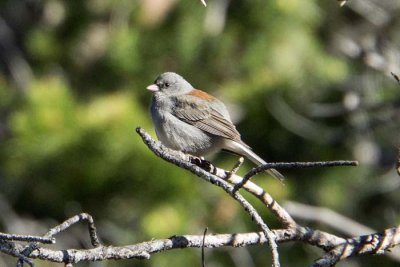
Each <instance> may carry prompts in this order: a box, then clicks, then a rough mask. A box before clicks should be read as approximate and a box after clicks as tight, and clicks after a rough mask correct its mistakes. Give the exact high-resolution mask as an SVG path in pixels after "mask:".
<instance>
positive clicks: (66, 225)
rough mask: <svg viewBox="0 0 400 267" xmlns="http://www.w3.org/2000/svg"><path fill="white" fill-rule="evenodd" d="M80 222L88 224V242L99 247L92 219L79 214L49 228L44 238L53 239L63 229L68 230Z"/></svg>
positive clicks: (84, 214) (85, 214)
mask: <svg viewBox="0 0 400 267" xmlns="http://www.w3.org/2000/svg"><path fill="white" fill-rule="evenodd" d="M81 221H87V222H88V228H89V236H90V241H91V243H92V245H93V246H94V247H98V246H100V245H101V243H100V240H99V238H98V235H97V231H96V227H95V225H94V221H93V217H92V216H91V215H89V214H87V213H81V214H78V215H75V216H73V217H71V218H69V219H68V220H66V221H64V222H63V223H61V224H59V225H57V226H55V227H53V228H51V229H50V230H49V231H48V232H47V233H46V234H45V237H53V236H54V235H56V234H58V233H60V232H62V231H64V230H65V229H68V228H69V227H71V226H72V225H73V224H75V223H78V222H81Z"/></svg>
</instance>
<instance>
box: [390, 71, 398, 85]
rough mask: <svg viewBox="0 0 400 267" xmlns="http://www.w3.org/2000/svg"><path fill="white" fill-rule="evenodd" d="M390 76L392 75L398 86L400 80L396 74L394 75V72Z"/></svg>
mask: <svg viewBox="0 0 400 267" xmlns="http://www.w3.org/2000/svg"><path fill="white" fill-rule="evenodd" d="M390 74H392V76H393V78H394V79H395V80H396V81H397V83H398V84H400V78H399V76H398V75H397V74H395V73H394V72H390Z"/></svg>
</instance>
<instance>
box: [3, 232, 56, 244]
mask: <svg viewBox="0 0 400 267" xmlns="http://www.w3.org/2000/svg"><path fill="white" fill-rule="evenodd" d="M0 239H2V240H10V241H22V242H39V243H43V244H53V243H55V239H54V238H48V237H42V236H33V235H16V234H6V233H0Z"/></svg>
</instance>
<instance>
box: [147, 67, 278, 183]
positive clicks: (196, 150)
mask: <svg viewBox="0 0 400 267" xmlns="http://www.w3.org/2000/svg"><path fill="white" fill-rule="evenodd" d="M147 89H148V90H150V91H152V92H154V94H153V97H152V101H151V117H152V119H153V122H154V126H155V129H156V133H157V137H158V139H159V140H160V141H161V142H162V143H163V144H164V145H165V146H167V147H169V148H172V149H175V150H180V151H183V152H186V153H189V154H192V155H195V156H205V155H208V154H212V153H214V152H217V151H219V150H221V149H223V150H227V151H230V152H233V153H235V154H239V155H242V156H245V157H247V158H248V159H249V160H251V161H252V162H254V163H255V164H257V165H262V164H265V163H266V162H265V161H264V160H263V159H262V158H260V157H259V156H257V155H256V154H255V153H254V152H253V151H252V150H251V148H250V147H249V146H248V145H246V144H245V143H244V142H243V141H242V140H241V138H240V134H239V132H238V131H237V130H236V128H235V126H234V125H233V123H232V121H231V119H230V116H229V113H228V110H227V109H226V107H225V105H224V104H223V103H222V102H221V101H219V100H218V99H216V98H215V97H213V96H211V95H209V94H207V93H206V92H203V91H201V90H197V89H194V88H193V86H192V85H191V84H190V83H188V82H187V81H186V80H185V79H184V78H182V77H181V76H180V75H178V74H176V73H173V72H165V73H163V74H161V75H160V76H158V78H157V79H156V81H155V82H154V84H152V85H149V86H148V87H147ZM267 172H268V173H269V174H270V175H272V176H274V177H275V178H278V179H280V180H282V179H283V175H282V174H280V173H279V172H278V171H277V170H275V169H268V170H267Z"/></svg>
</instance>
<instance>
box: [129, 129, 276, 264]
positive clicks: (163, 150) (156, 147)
mask: <svg viewBox="0 0 400 267" xmlns="http://www.w3.org/2000/svg"><path fill="white" fill-rule="evenodd" d="M136 132H137V133H138V134H139V135H140V137H141V138H142V139H143V141H144V143H145V144H146V145H147V146H148V147H149V148H150V150H151V151H152V152H153V153H154V154H156V155H157V156H159V157H160V158H162V159H164V160H165V161H168V162H170V163H173V164H175V165H177V166H179V167H181V168H184V169H186V170H189V171H190V172H192V173H194V174H196V175H197V176H198V177H200V178H202V179H203V180H205V181H207V182H210V183H212V184H214V185H216V186H218V187H221V188H222V189H223V190H224V191H225V192H226V193H228V194H229V195H230V196H231V197H232V198H233V199H235V200H236V201H238V203H239V204H240V205H241V206H242V207H243V208H244V210H245V211H246V212H247V213H248V214H249V215H250V217H251V219H252V220H254V221H255V222H256V224H257V225H258V226H259V227H260V228H261V230H262V231H263V232H264V233H265V235H266V237H267V239H268V244H269V247H270V249H271V252H272V262H273V266H280V263H279V254H278V249H277V245H276V243H275V236H274V235H273V234H272V233H271V231H270V229H269V228H268V226H267V224H266V223H265V222H264V221H263V219H262V217H261V216H260V215H259V214H258V212H257V211H256V209H254V207H253V206H252V205H251V204H250V203H249V202H248V201H247V200H246V199H245V198H244V197H242V196H241V195H240V194H239V193H238V192H237V191H235V190H234V187H233V186H232V185H230V184H229V183H227V182H226V181H225V180H223V179H221V178H220V177H218V176H216V175H214V174H212V173H209V172H207V171H205V170H203V169H201V168H199V167H198V166H197V165H195V164H193V163H191V162H190V161H188V160H186V161H185V160H182V157H181V154H183V153H182V152H179V151H175V150H171V149H169V148H167V147H165V146H163V145H162V144H161V142H156V141H154V140H153V139H152V138H151V136H150V135H149V134H148V133H147V132H146V131H145V130H144V129H142V128H140V127H138V128H136ZM188 157H189V156H188Z"/></svg>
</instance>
